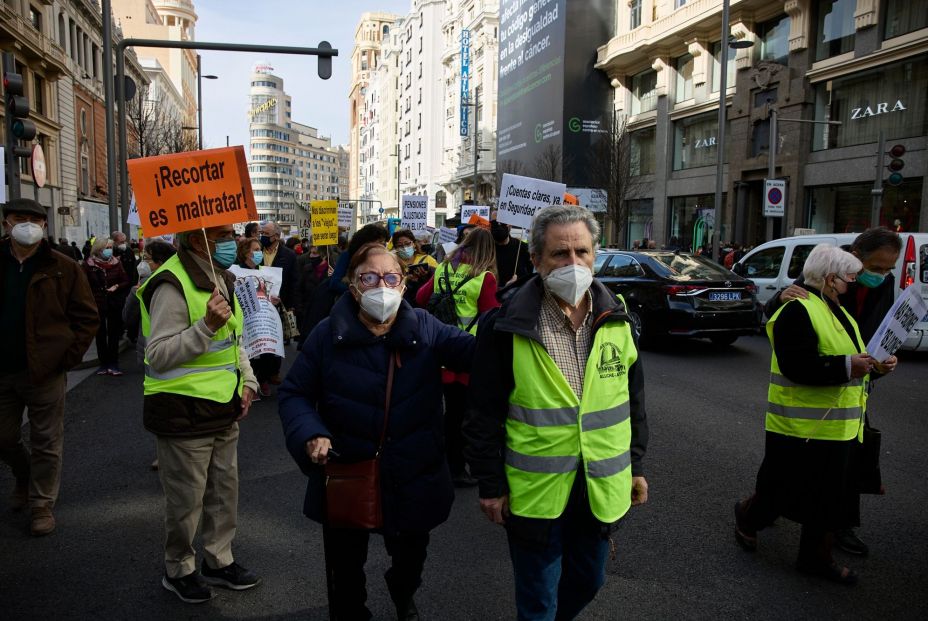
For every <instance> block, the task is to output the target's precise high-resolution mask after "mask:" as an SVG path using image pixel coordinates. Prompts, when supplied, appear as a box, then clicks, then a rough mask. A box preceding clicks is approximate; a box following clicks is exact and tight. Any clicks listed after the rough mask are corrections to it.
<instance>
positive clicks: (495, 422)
mask: <svg viewBox="0 0 928 621" xmlns="http://www.w3.org/2000/svg"><path fill="white" fill-rule="evenodd" d="M598 238H599V225H598V224H597V222H596V219H595V218H594V217H593V215H592V214H591V213H590V212H589V211H587V210H585V209H582V208H580V207H573V206H563V207H550V208H548V209H545V210H543V211H541V212H540V213H539V215H538V216H537V217H536V219H535V226H534V227H533V228H532V241H531V255H532V263H534V265H535V269H536V271H537V272H538V273H537V275H536V276H534V277H532V278H531V279H530V280H529V281H527V282H526V283H525V284H524V285H522V287H521V288H519V289H518V290H517V291H516V292H515V293H514V294H513V296H512V297H511V298H509V299H508V300H507V302H506V303H505V304H504V305H503V307H502V308H501V309H500V310H499V311H491V313H489V314H488V315H487V316H486V318H485V319H484V321H482V322H481V325H480V330H479V332H478V335H479V336H478V342H477V353H476V356H475V358H474V364H473V370H472V374H471V391H470V393H471V407H470V412H469V416H468V419H467V422H466V424H465V428H464V432H465V437H466V438H467V440H468V447H467V450H466V454H467V457H468V459H469V461H470V466H471V473H472V474H473V475H474V476H475V477H476V478H477V479H478V481H479V485H480V507H481V509H482V511H483V512H484V513H485V514H486V515H487V517H488V518H489V519H490V520H491V521H493V522H495V523H497V524H504V525H505V526H506V532H507V535H508V537H509V554H510V557H511V559H512V566H513V571H514V574H515V584H516V609H517V612H518V618H519V619H520V620H525V621H527V620H535V619H538V620H542V619H544V620H551V619H555V618H556V619H573V618H575V617H576V616H577V615H578V614H579V613H580V612H581V611H582V610H583V608H585V607H586V605H587V604H589V603H590V602H591V601H592V600H593V598H594V597H595V596H596V593H597V592H598V591H599V589H600V587H601V586H602V585H603V582H604V580H605V566H606V556H607V554H608V551H609V542H610V535H611V532H612V527H613V525H615V524H616V523H617V522H618V521H619V520H620V519H621V518H622V516H623V515H625V513H626V512H627V511H628V509H629V507H631V506H632V505H636V504H641V503H644V502H645V501H646V500H647V497H648V485H647V482H646V480H645V478H644V476H643V475H642V471H641V459H642V457H643V455H644V453H645V449H646V446H647V439H648V428H647V422H646V418H645V408H644V377H643V374H642V370H641V364H640V362H639V360H638V348H637V346H636V336H635V333H634V330H633V329H632V324H631V321H630V319H629V317H628V315H627V313H626V310H625V305H624V303H623V302H622V300H621V299H620V298H616V296H615V295H614V294H613V293H611V292H610V291H609V290H608V289H607V288H606V287H605V286H604V285H602V284H601V283H599V282H598V281H596V280H595V279H594V278H593V271H592V268H593V259H594V257H595V253H596V251H595V241H594V240H596V239H598Z"/></svg>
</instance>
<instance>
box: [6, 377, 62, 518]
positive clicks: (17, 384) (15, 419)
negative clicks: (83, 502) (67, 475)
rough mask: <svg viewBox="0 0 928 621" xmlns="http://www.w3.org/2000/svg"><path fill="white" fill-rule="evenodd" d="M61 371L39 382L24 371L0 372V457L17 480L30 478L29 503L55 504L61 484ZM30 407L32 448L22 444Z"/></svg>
mask: <svg viewBox="0 0 928 621" xmlns="http://www.w3.org/2000/svg"><path fill="white" fill-rule="evenodd" d="M65 383H66V378H65V374H64V373H60V374H59V375H57V376H55V377H54V378H52V379H50V380H48V381H47V382H45V383H43V384H41V385H39V386H36V385H35V384H33V383H32V382H31V381H30V380H29V376H28V374H27V373H26V372H25V371H22V372H20V373H10V374H6V373H0V460H2V461H4V462H6V463H7V464H9V465H10V467H11V468H12V469H13V476H14V477H16V480H17V481H25V480H28V481H29V506H30V507H48V508H52V507H54V506H55V501H56V500H57V499H58V489H59V487H60V486H61V453H62V449H63V447H64V394H65ZM26 408H28V417H29V449H30V450H29V451H27V450H26V447H25V446H23V439H22V426H23V410H24V409H26Z"/></svg>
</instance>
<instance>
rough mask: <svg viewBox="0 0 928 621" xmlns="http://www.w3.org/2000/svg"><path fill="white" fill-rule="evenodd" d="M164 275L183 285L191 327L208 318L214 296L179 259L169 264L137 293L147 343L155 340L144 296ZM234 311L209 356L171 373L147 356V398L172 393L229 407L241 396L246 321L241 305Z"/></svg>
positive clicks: (191, 361)
mask: <svg viewBox="0 0 928 621" xmlns="http://www.w3.org/2000/svg"><path fill="white" fill-rule="evenodd" d="M163 271H167V272H170V273H171V274H172V275H173V276H174V278H176V279H177V281H178V282H179V283H180V285H181V289H182V290H183V294H184V299H185V300H186V302H187V310H188V313H189V316H190V325H191V326H192V325H193V324H195V323H196V322H197V321H199V320H200V319H202V318H203V317H205V316H206V303H207V302H208V301H209V298H210V295H211V292H209V291H204V290H202V289H199V288H198V287H197V286H196V285H195V284H194V283H193V281H192V280H191V279H190V276H189V275H188V274H187V270H185V269H184V267H183V265H182V264H181V262H180V259H179V258H178V256H177V255H175V256H173V257H171V258H170V259H168V260H167V261H165V262H164V265H162V266H161V267H160V268H159V269H158V270H157V271H156V272H155V273H154V274H152V277H151V278H149V279H148V280H147V281H146V282H145V284H144V285H142V286H141V287H139V290H138V292H137V293H136V295H137V296H138V298H139V301H140V304H141V311H142V335H143V336H144V337H145V338H146V339H148V338H149V337H150V336H151V316H150V314H149V309H148V307H147V305H146V304H145V298H144V297H143V295H144V293H145V289H146V288H147V287H148V285H149V284H150V283H152V282H154V281H155V276H156V275H157V274H158V273H159V272H163ZM233 295H234V294H233ZM234 307H235V310H234V313H233V314H232V316H231V317H230V318H229V320H228V321H227V322H226V324H225V325H224V326H223V327H221V328H220V329H219V330H218V331H217V332H216V333H215V334H214V335H213V338H212V340H211V342H210V345H209V349H208V350H207V351H206V352H205V353H203V354H200V355H199V356H197V357H195V358H193V359H192V360H188V361H187V362H185V363H184V364H182V365H180V366H179V367H176V368H173V369H169V370H167V371H156V370H155V369H153V368H152V367H151V366H150V365H149V363H148V357H147V356H146V358H145V382H144V388H145V395H146V396H147V395H154V394H158V393H172V394H177V395H184V396H188V397H196V398H199V399H208V400H210V401H215V402H217V403H228V402H229V401H230V400H231V399H232V395H233V393H237V394H238V395H239V396H241V395H242V386H243V376H242V374H241V373H240V372H239V346H238V336H239V335H240V334H241V331H242V325H243V323H244V318H243V315H242V308H241V305H239V304H234Z"/></svg>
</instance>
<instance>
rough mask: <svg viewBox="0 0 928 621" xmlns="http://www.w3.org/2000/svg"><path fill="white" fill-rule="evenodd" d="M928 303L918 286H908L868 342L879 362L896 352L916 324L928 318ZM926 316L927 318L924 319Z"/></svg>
mask: <svg viewBox="0 0 928 621" xmlns="http://www.w3.org/2000/svg"><path fill="white" fill-rule="evenodd" d="M926 314H928V304H926V303H925V300H923V299H922V296H921V293H920V292H919V291H918V287H914V286H912V287H909V288H907V289H906V290H905V291H904V292H903V293H902V295H900V296H899V297H898V298H897V299H896V303H895V304H893V307H892V308H891V309H889V312H888V313H886V316H885V317H884V318H883V321H882V322H881V323H880V327H879V328H878V329H877V331H876V332H875V333H874V334H873V338H871V339H870V342H869V343H867V353H868V354H870V355H871V356H873V357H874V358H875V359H876V360H878V361H879V362H884V361H885V360H886V359H887V358H889V357H890V356H892V355H893V354H894V353H896V352H897V351H898V350H899V348H900V347H902V344H903V343H905V340H906V339H907V338H909V334H911V332H912V330H913V329H914V328H915V324H917V323H918V322H919V321H924V320H925V319H928V317H926ZM923 318H925V319H923Z"/></svg>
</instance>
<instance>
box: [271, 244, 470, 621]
mask: <svg viewBox="0 0 928 621" xmlns="http://www.w3.org/2000/svg"><path fill="white" fill-rule="evenodd" d="M348 274H349V281H350V287H349V294H350V295H343V296H342V298H341V299H340V300H339V301H338V303H337V304H336V305H335V307H334V308H333V309H332V313H331V315H330V316H329V317H328V319H326V320H324V321H322V322H321V323H319V325H318V326H316V328H314V329H313V331H312V332H311V333H310V335H309V336H308V337H307V339H306V342H305V343H304V344H303V348H302V351H301V353H300V356H299V358H298V359H297V360H296V361H295V362H294V365H293V367H292V368H291V370H290V373H289V374H288V375H287V378H286V380H285V381H284V383H283V385H282V386H281V387H280V391H279V400H280V418H281V422H282V423H283V429H284V435H285V436H286V440H287V448H288V450H289V451H290V454H291V455H292V456H293V458H294V460H296V462H297V464H298V465H299V466H300V469H301V470H302V471H303V472H304V473H305V474H306V475H307V477H308V478H309V484H308V486H307V489H306V499H305V502H304V507H303V512H304V513H305V514H306V515H307V516H308V517H309V518H311V519H313V520H315V521H317V522H321V523H322V524H323V539H324V541H325V548H326V550H330V551H331V552H332V553H331V554H330V555H329V556H328V558H327V565H328V569H329V572H330V573H329V589H330V602H329V605H330V606H331V607H332V608H333V609H334V611H335V613H336V617H337V618H339V619H369V618H370V612H369V611H368V609H367V607H366V606H365V601H366V599H367V593H366V589H365V576H364V561H365V560H366V559H367V544H368V538H369V535H370V532H371V531H369V530H359V529H346V528H334V527H331V526H329V525H327V524H326V523H325V513H324V512H325V481H324V470H323V467H322V466H323V465H324V464H325V463H326V461H327V460H328V458H329V456H330V455H329V450H330V449H331V451H332V455H331V456H333V457H337V459H338V460H339V461H342V462H357V461H363V460H367V459H372V458H373V457H374V454H375V453H376V451H377V445H378V443H379V440H380V434H381V429H382V428H383V422H384V402H385V399H386V388H387V371H388V366H389V365H388V361H389V357H390V356H391V355H393V356H395V361H396V366H395V371H394V381H393V389H392V397H391V402H390V414H389V418H388V424H387V430H386V437H385V442H384V448H383V451H382V453H381V456H380V479H381V492H382V494H381V497H382V503H383V504H382V508H383V529H382V533H383V536H384V542H385V544H386V548H387V553H388V554H389V555H390V556H391V558H392V561H393V562H392V567H391V568H390V569H389V570H388V571H387V573H386V576H385V577H386V580H387V586H388V587H389V590H390V595H391V596H392V598H393V601H394V603H395V604H396V607H397V613H398V616H399V618H400V619H417V618H418V613H417V611H416V608H415V604H414V602H413V594H414V593H415V591H416V589H417V588H418V587H419V585H420V583H421V574H422V568H423V566H424V563H425V557H426V547H427V545H428V541H429V531H430V530H431V529H433V528H435V527H436V526H438V525H439V524H441V523H442V522H444V521H445V520H446V519H447V518H448V515H449V513H450V511H451V504H452V502H453V500H454V488H453V487H452V484H451V475H450V473H449V471H448V465H447V461H446V459H445V452H444V446H443V444H444V442H443V437H442V434H443V423H442V387H441V368H442V367H443V366H444V367H447V368H450V369H454V370H458V371H468V370H469V369H470V363H471V358H472V356H473V352H474V339H473V337H472V336H471V335H470V334H467V333H465V332H463V331H461V330H459V329H457V328H456V327H453V326H449V325H446V324H444V323H441V322H440V321H438V320H437V319H435V318H434V317H432V316H431V315H429V314H428V313H426V312H425V311H424V310H421V309H413V308H412V307H411V306H409V304H408V303H406V302H404V301H403V300H402V293H403V289H404V285H403V279H402V267H401V266H400V265H399V262H398V261H397V260H396V258H395V257H394V255H393V254H391V253H389V252H387V250H386V249H384V248H383V246H381V245H380V244H369V245H367V246H365V247H363V248H361V249H360V250H359V251H358V252H357V253H356V254H355V256H354V257H352V261H351V266H350V268H349V272H348Z"/></svg>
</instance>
